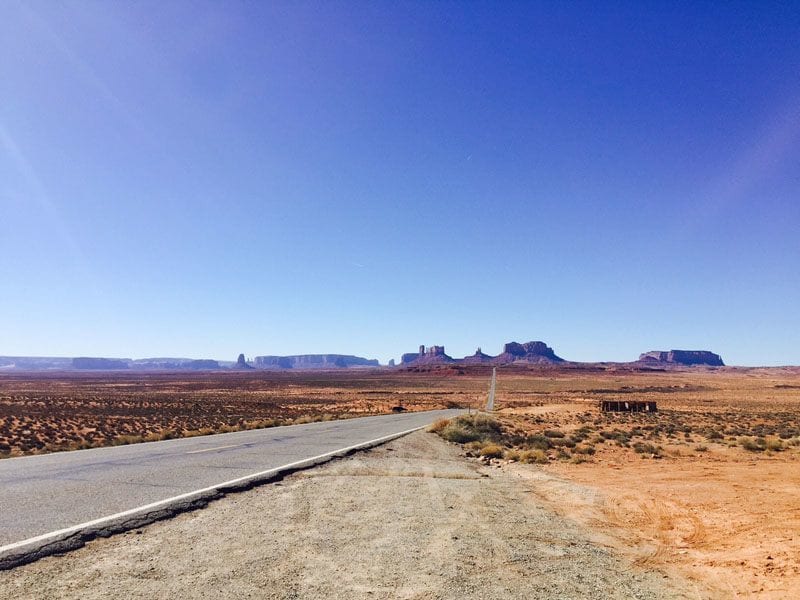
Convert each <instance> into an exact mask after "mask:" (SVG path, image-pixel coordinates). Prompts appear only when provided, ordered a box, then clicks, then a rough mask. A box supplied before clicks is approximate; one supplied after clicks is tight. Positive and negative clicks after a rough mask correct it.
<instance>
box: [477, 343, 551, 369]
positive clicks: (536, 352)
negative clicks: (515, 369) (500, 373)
mask: <svg viewBox="0 0 800 600" xmlns="http://www.w3.org/2000/svg"><path fill="white" fill-rule="evenodd" d="M493 362H494V363H495V364H501V365H502V364H508V363H514V362H526V363H560V362H564V359H563V358H561V357H560V356H556V353H555V352H554V351H553V349H552V348H551V347H550V346H548V345H547V344H545V343H544V342H526V343H524V344H518V343H517V342H509V343H508V344H506V345H505V346H504V347H503V352H502V353H501V354H500V355H499V356H497V357H495V359H494V361H493Z"/></svg>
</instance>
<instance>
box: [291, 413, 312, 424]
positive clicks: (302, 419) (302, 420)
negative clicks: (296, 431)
mask: <svg viewBox="0 0 800 600" xmlns="http://www.w3.org/2000/svg"><path fill="white" fill-rule="evenodd" d="M316 421H317V419H316V418H315V417H314V416H313V415H300V416H299V417H297V418H296V419H295V420H294V424H295V425H305V424H307V423H314V422H316Z"/></svg>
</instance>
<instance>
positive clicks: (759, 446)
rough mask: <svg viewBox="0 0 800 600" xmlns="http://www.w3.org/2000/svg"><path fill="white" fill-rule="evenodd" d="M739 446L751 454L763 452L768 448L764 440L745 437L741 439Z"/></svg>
mask: <svg viewBox="0 0 800 600" xmlns="http://www.w3.org/2000/svg"><path fill="white" fill-rule="evenodd" d="M739 445H740V446H741V447H742V448H744V449H745V450H747V451H749V452H763V451H764V450H765V449H766V448H767V440H765V439H764V438H753V437H743V438H739Z"/></svg>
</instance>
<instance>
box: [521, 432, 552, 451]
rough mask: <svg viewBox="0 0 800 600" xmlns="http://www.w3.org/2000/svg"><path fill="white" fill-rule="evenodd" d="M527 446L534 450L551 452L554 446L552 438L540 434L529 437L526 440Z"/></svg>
mask: <svg viewBox="0 0 800 600" xmlns="http://www.w3.org/2000/svg"><path fill="white" fill-rule="evenodd" d="M525 446H527V447H528V448H531V449H534V450H549V449H550V447H551V446H552V442H551V441H550V438H547V437H545V436H543V435H540V434H538V433H537V434H534V435H529V436H528V437H527V439H526V440H525Z"/></svg>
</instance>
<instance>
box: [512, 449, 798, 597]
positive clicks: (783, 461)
mask: <svg viewBox="0 0 800 600" xmlns="http://www.w3.org/2000/svg"><path fill="white" fill-rule="evenodd" d="M741 454H742V452H741V451H736V450H730V449H725V448H714V449H712V450H710V451H708V452H704V453H702V454H698V455H696V456H684V457H681V458H680V459H675V458H667V459H664V460H660V461H652V460H642V459H641V458H631V457H629V456H622V453H620V456H618V457H617V460H613V461H611V460H605V461H603V462H600V463H590V464H579V465H573V464H564V463H561V464H555V465H551V466H549V467H547V468H546V469H538V470H531V469H525V468H519V467H517V468H514V467H515V465H508V466H507V467H505V468H507V469H511V470H513V471H515V472H516V473H517V474H518V476H520V477H521V478H524V479H526V480H531V483H532V488H533V489H535V491H536V494H537V496H538V497H539V498H540V499H541V500H542V501H544V502H546V503H549V505H550V506H552V507H553V509H554V510H556V512H558V513H559V514H561V515H563V516H566V517H568V518H569V519H571V520H575V521H577V522H578V523H580V524H582V525H584V526H586V527H588V528H594V529H597V530H598V531H602V532H603V533H604V534H606V535H608V536H609V544H610V545H612V546H614V547H616V548H618V549H619V551H620V552H621V553H622V554H624V555H625V556H627V557H628V558H629V559H631V560H633V561H634V562H635V563H636V564H639V565H642V566H650V567H653V566H655V567H657V568H660V569H663V570H667V571H668V572H675V573H679V574H680V575H681V576H682V577H684V578H686V579H688V580H690V581H696V582H700V583H702V585H704V586H708V587H710V588H711V589H713V590H714V592H713V596H714V597H720V598H755V597H757V598H760V599H762V600H777V599H778V598H792V597H795V596H796V591H797V590H798V589H800V536H798V532H800V509H798V502H797V490H798V489H800V460H798V457H797V456H796V455H794V454H788V453H785V452H784V453H782V454H773V455H772V456H760V455H759V456H752V457H749V459H747V458H748V457H742V456H741ZM586 490H595V491H596V494H595V495H592V494H587V493H586Z"/></svg>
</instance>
